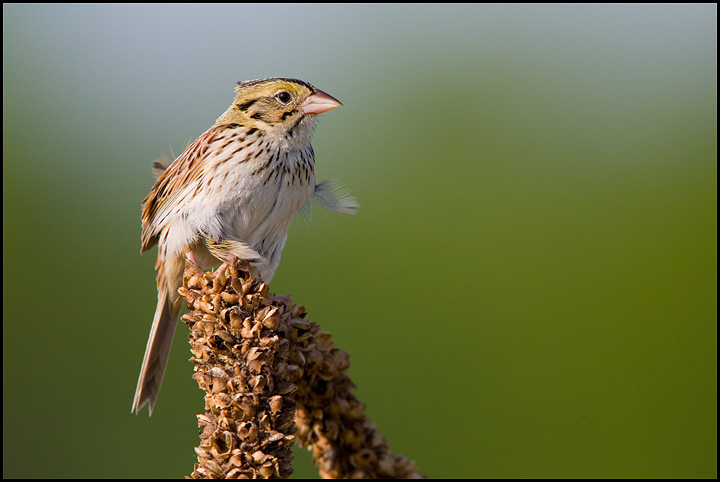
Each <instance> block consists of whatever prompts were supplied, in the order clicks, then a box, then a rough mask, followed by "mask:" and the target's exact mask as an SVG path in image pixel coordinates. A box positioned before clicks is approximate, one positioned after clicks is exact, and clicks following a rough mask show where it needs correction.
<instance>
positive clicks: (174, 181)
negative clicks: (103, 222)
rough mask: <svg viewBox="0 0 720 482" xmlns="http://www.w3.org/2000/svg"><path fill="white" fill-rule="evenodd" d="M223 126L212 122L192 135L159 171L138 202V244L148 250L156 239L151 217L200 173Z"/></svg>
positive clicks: (156, 228)
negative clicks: (195, 134)
mask: <svg viewBox="0 0 720 482" xmlns="http://www.w3.org/2000/svg"><path fill="white" fill-rule="evenodd" d="M224 128H225V126H215V127H212V128H211V129H209V130H207V131H206V132H205V133H204V134H203V135H201V136H200V137H198V138H197V139H195V141H194V142H193V143H192V144H190V145H189V146H188V148H187V149H185V151H184V152H183V153H182V154H180V156H179V157H178V158H177V159H175V161H173V163H172V164H170V165H169V166H168V167H167V169H165V171H164V172H163V173H162V174H161V175H160V177H159V178H158V180H157V181H156V182H155V185H154V186H153V188H152V189H151V190H150V193H149V194H148V195H147V196H146V197H145V199H143V202H142V235H141V240H142V248H141V250H140V252H141V253H144V252H145V251H147V250H149V249H150V248H152V247H153V246H155V245H156V244H157V242H158V234H159V229H158V228H159V226H157V225H156V223H155V217H156V216H157V214H158V212H160V211H162V209H163V207H164V206H167V205H168V204H172V203H173V202H174V200H175V198H176V197H177V196H178V195H179V194H180V193H181V192H182V191H183V189H185V188H186V187H187V186H188V185H189V184H190V183H192V182H193V181H195V180H197V179H198V178H199V177H200V176H201V175H202V173H203V169H204V168H205V167H206V164H207V162H208V154H209V153H210V152H211V150H210V146H211V145H212V144H213V143H215V142H216V141H218V140H220V139H221V138H222V137H223V130H224Z"/></svg>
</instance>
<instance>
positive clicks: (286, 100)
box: [275, 90, 292, 104]
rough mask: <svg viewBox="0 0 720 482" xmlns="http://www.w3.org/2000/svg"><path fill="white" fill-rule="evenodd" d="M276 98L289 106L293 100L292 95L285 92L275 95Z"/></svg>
mask: <svg viewBox="0 0 720 482" xmlns="http://www.w3.org/2000/svg"><path fill="white" fill-rule="evenodd" d="M275 98H276V99H277V100H279V101H280V102H282V103H283V104H288V103H290V100H292V97H291V96H290V94H289V93H287V92H285V91H284V90H282V91H280V92H278V93H277V94H275Z"/></svg>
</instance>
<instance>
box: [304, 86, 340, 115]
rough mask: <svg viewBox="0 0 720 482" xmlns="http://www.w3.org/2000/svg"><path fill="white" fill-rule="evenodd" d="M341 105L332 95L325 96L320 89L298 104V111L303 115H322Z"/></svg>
mask: <svg viewBox="0 0 720 482" xmlns="http://www.w3.org/2000/svg"><path fill="white" fill-rule="evenodd" d="M341 105H342V102H340V101H339V100H337V99H336V98H335V97H333V96H332V95H330V94H326V93H325V92H323V91H322V90H320V89H315V90H314V91H313V93H312V95H311V96H310V97H308V98H307V99H305V102H303V103H302V104H300V111H302V113H303V114H322V113H323V112H327V111H329V110H332V109H334V108H335V107H340V106H341Z"/></svg>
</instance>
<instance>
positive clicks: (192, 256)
mask: <svg viewBox="0 0 720 482" xmlns="http://www.w3.org/2000/svg"><path fill="white" fill-rule="evenodd" d="M185 259H186V260H187V261H190V262H191V263H192V264H194V265H195V266H197V267H198V268H199V267H200V263H198V261H197V259H195V253H194V252H193V251H190V250H188V251H185Z"/></svg>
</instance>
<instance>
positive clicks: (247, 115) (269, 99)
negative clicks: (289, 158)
mask: <svg viewBox="0 0 720 482" xmlns="http://www.w3.org/2000/svg"><path fill="white" fill-rule="evenodd" d="M235 92H237V95H236V96H235V101H234V102H233V104H232V105H231V106H230V108H229V109H228V110H227V111H226V112H225V113H224V114H223V115H222V116H220V118H219V119H218V120H217V122H216V123H215V124H216V125H228V124H241V125H244V126H247V127H250V128H253V127H254V128H256V129H261V130H264V131H266V133H268V134H274V135H278V136H282V137H297V136H304V135H310V134H311V133H312V129H313V126H314V125H315V117H316V115H317V114H321V113H323V112H327V111H329V110H331V109H334V108H336V107H339V106H340V105H342V104H341V102H340V101H339V100H337V99H336V98H334V97H333V96H331V95H329V94H326V93H325V92H323V91H322V90H320V89H318V88H316V87H313V86H312V85H310V84H308V83H307V82H303V81H302V80H298V79H289V78H279V77H276V78H270V79H260V80H249V81H246V82H238V85H237V87H236V88H235Z"/></svg>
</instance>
